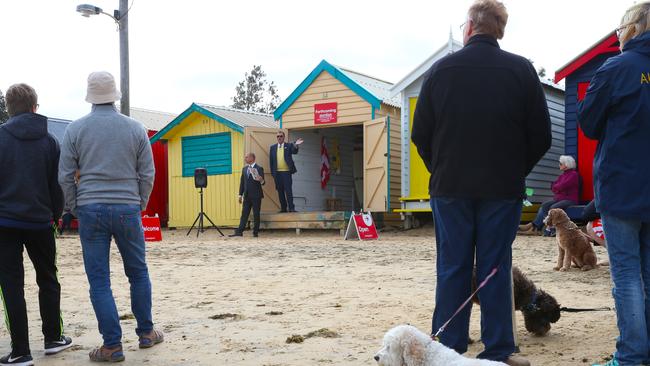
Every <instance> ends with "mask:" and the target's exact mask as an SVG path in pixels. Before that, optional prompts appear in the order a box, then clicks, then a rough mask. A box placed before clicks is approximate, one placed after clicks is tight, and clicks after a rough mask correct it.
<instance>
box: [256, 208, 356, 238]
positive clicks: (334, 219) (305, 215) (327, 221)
mask: <svg viewBox="0 0 650 366" xmlns="http://www.w3.org/2000/svg"><path fill="white" fill-rule="evenodd" d="M349 217H350V213H349V212H345V211H314V212H287V213H262V215H261V218H260V229H295V230H296V234H300V231H301V230H304V229H317V230H339V232H340V233H341V235H343V234H345V228H346V225H347V220H348V219H349Z"/></svg>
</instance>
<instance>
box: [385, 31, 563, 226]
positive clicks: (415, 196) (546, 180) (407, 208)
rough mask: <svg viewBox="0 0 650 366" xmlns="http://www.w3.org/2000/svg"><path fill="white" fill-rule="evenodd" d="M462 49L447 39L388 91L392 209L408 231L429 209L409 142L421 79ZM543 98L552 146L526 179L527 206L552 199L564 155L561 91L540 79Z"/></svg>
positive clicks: (425, 176)
mask: <svg viewBox="0 0 650 366" xmlns="http://www.w3.org/2000/svg"><path fill="white" fill-rule="evenodd" d="M462 47H463V45H462V44H461V43H460V42H458V41H456V40H454V39H452V38H451V37H450V39H449V41H448V42H447V44H446V45H444V46H443V47H441V48H440V49H438V50H437V51H436V52H435V53H433V54H432V55H431V56H430V57H429V58H427V59H426V60H425V61H424V62H422V63H421V64H420V65H419V66H418V67H416V68H415V69H414V70H413V71H412V72H410V73H408V74H407V75H406V76H405V77H404V78H403V79H402V80H400V81H399V82H397V83H396V84H395V85H394V86H393V87H392V88H391V95H393V96H395V97H399V98H400V101H401V106H402V108H401V111H402V117H401V121H402V127H401V130H402V139H401V147H402V159H401V160H402V164H403V165H402V175H401V180H402V191H401V197H400V202H401V205H400V207H398V208H397V209H396V211H397V212H400V213H401V214H402V215H403V216H404V218H405V220H406V222H405V225H406V226H407V227H410V226H411V225H412V224H414V216H413V214H415V213H422V212H427V213H428V212H431V207H430V205H429V176H430V174H429V172H428V171H427V169H426V167H425V166H424V162H423V161H422V159H421V158H420V156H419V155H418V152H417V149H416V147H415V145H414V144H413V143H412V142H411V126H412V124H413V115H414V111H415V106H416V103H417V99H418V96H419V94H420V89H421V88H422V82H423V80H424V75H425V74H426V72H427V71H428V70H429V69H430V68H431V66H433V64H434V63H435V62H436V61H438V60H439V59H441V58H443V57H445V56H446V55H448V54H450V53H453V52H456V51H458V50H460V49H461V48H462ZM540 81H541V83H542V86H543V88H544V93H545V95H546V102H547V104H548V108H549V113H550V115H551V122H552V134H553V142H552V146H551V149H550V150H549V151H548V152H547V153H546V155H544V157H543V158H542V160H541V161H540V162H539V163H538V164H537V166H535V168H534V169H533V171H532V172H531V173H530V174H529V175H528V177H527V178H526V186H527V187H529V188H533V189H534V192H535V194H534V195H533V196H532V197H529V199H530V200H531V202H536V203H540V202H543V201H546V200H548V199H550V198H552V197H553V193H552V192H551V187H550V186H551V183H552V182H553V181H555V179H557V177H558V175H559V173H560V171H559V169H558V163H557V162H558V158H559V157H560V155H562V154H563V152H564V118H565V116H564V90H563V88H562V87H561V86H559V85H556V84H554V83H552V82H550V81H548V80H544V79H540ZM536 207H537V205H536V206H534V207H532V208H530V209H527V210H525V213H524V215H522V218H523V219H524V220H527V219H530V216H531V215H532V214H533V213H532V212H533V211H534V210H535V209H536Z"/></svg>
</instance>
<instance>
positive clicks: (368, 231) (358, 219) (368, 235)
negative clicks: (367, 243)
mask: <svg viewBox="0 0 650 366" xmlns="http://www.w3.org/2000/svg"><path fill="white" fill-rule="evenodd" d="M353 225H354V228H352V226H353ZM353 229H354V232H355V233H356V234H357V235H356V236H357V237H358V238H359V239H360V240H376V239H379V234H377V228H376V227H375V222H374V221H373V219H372V215H371V214H370V212H366V213H363V212H361V213H354V212H352V217H350V222H349V223H348V229H347V231H346V232H345V239H346V240H347V239H349V238H350V235H351V234H353Z"/></svg>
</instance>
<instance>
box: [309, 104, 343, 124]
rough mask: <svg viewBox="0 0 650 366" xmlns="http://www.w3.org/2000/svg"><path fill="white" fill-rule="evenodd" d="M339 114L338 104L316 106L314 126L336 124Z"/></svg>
mask: <svg viewBox="0 0 650 366" xmlns="http://www.w3.org/2000/svg"><path fill="white" fill-rule="evenodd" d="M337 113H338V104H337V103H336V102H334V103H321V104H314V124H315V125H324V124H329V123H336V118H337Z"/></svg>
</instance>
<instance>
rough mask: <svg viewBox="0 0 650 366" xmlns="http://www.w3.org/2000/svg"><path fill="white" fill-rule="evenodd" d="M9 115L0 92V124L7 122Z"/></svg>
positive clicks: (0, 91)
mask: <svg viewBox="0 0 650 366" xmlns="http://www.w3.org/2000/svg"><path fill="white" fill-rule="evenodd" d="M8 119H9V113H8V112H7V105H6V104H5V97H4V95H2V90H0V124H3V123H5V122H7V120H8Z"/></svg>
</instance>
